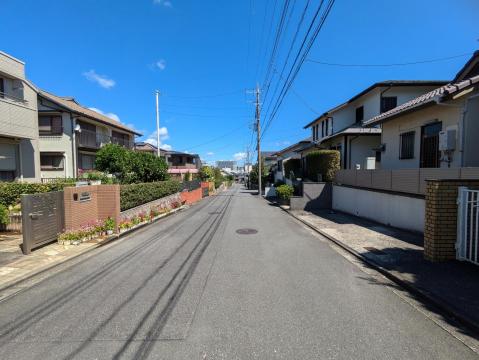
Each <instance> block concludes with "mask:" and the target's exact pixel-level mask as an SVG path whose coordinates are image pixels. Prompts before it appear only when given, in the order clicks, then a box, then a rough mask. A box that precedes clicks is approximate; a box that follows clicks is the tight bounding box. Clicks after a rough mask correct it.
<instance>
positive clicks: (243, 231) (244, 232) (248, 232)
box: [236, 228, 258, 235]
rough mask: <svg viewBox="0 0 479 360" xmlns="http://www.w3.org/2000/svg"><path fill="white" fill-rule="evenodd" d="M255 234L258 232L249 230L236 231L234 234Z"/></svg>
mask: <svg viewBox="0 0 479 360" xmlns="http://www.w3.org/2000/svg"><path fill="white" fill-rule="evenodd" d="M257 232H258V230H256V229H250V228H244V229H238V230H236V233H237V234H240V235H252V234H256V233H257Z"/></svg>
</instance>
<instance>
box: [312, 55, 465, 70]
mask: <svg viewBox="0 0 479 360" xmlns="http://www.w3.org/2000/svg"><path fill="white" fill-rule="evenodd" d="M472 54H473V53H465V54H460V55H453V56H447V57H442V58H436V59H429V60H418V61H410V62H403V63H388V64H346V63H332V62H325V61H320V60H313V59H307V60H306V61H308V62H312V63H315V64H320V65H328V66H340V67H393V66H408V65H419V64H429V63H434V62H441V61H447V60H452V59H457V58H460V57H464V56H471V55H472Z"/></svg>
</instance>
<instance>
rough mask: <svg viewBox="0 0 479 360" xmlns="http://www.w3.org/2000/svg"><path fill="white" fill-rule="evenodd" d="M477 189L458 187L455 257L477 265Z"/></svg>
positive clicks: (478, 235)
mask: <svg viewBox="0 0 479 360" xmlns="http://www.w3.org/2000/svg"><path fill="white" fill-rule="evenodd" d="M478 207H479V191H478V190H469V189H468V188H466V187H460V188H459V189H458V212H457V217H458V218H457V240H456V257H457V259H458V260H463V261H469V262H471V263H473V264H476V265H479V257H478V239H479V230H478V229H479V211H478Z"/></svg>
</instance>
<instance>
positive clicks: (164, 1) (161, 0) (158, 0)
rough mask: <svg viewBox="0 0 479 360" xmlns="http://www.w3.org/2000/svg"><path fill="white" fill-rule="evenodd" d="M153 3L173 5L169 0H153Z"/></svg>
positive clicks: (165, 5)
mask: <svg viewBox="0 0 479 360" xmlns="http://www.w3.org/2000/svg"><path fill="white" fill-rule="evenodd" d="M153 4H155V5H161V6H164V7H168V8H170V7H173V4H172V3H171V1H169V0H153Z"/></svg>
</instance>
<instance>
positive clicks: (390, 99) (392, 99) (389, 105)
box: [381, 96, 398, 113]
mask: <svg viewBox="0 0 479 360" xmlns="http://www.w3.org/2000/svg"><path fill="white" fill-rule="evenodd" d="M397 103H398V98H397V97H396V96H383V97H381V113H383V112H386V111H389V110H391V109H394V108H395V107H396V106H397Z"/></svg>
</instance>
